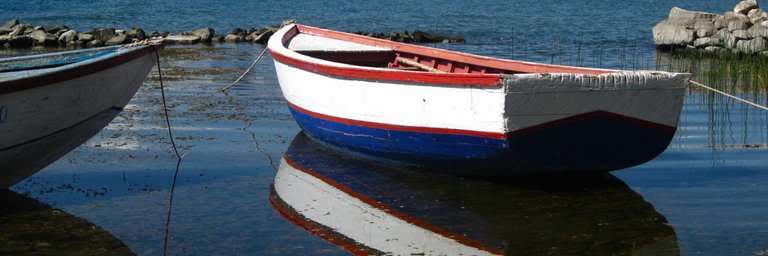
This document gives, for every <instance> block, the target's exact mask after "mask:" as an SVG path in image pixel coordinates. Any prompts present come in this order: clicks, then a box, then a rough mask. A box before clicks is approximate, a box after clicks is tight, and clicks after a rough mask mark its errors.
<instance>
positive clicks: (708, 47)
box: [704, 46, 723, 52]
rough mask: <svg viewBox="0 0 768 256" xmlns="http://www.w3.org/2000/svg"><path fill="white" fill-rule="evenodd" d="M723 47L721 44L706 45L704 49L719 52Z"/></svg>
mask: <svg viewBox="0 0 768 256" xmlns="http://www.w3.org/2000/svg"><path fill="white" fill-rule="evenodd" d="M722 49H723V47H720V46H707V47H704V51H706V52H719V51H721V50H722Z"/></svg>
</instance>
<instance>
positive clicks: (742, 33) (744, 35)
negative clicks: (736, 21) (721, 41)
mask: <svg viewBox="0 0 768 256" xmlns="http://www.w3.org/2000/svg"><path fill="white" fill-rule="evenodd" d="M731 34H733V36H735V37H736V39H737V40H744V39H752V34H751V33H749V32H747V31H746V30H743V29H739V30H734V31H733V32H731Z"/></svg>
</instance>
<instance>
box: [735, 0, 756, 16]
mask: <svg viewBox="0 0 768 256" xmlns="http://www.w3.org/2000/svg"><path fill="white" fill-rule="evenodd" d="M758 7H759V6H758V5H757V1H756V0H743V1H741V2H739V3H738V4H736V6H734V7H733V12H736V13H741V14H745V15H746V14H747V13H749V11H751V10H754V9H757V8H758Z"/></svg>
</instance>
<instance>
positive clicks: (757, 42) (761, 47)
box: [736, 37, 768, 54]
mask: <svg viewBox="0 0 768 256" xmlns="http://www.w3.org/2000/svg"><path fill="white" fill-rule="evenodd" d="M736 49H737V50H739V51H741V52H743V53H746V54H753V53H757V52H761V51H765V50H766V49H768V41H766V40H765V38H762V37H757V38H753V39H752V40H740V41H737V42H736Z"/></svg>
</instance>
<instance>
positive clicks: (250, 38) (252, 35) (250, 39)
mask: <svg viewBox="0 0 768 256" xmlns="http://www.w3.org/2000/svg"><path fill="white" fill-rule="evenodd" d="M257 36H259V33H257V31H253V32H249V33H248V35H247V36H245V38H244V39H243V40H245V41H246V42H253V39H254V38H256V37H257Z"/></svg>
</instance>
